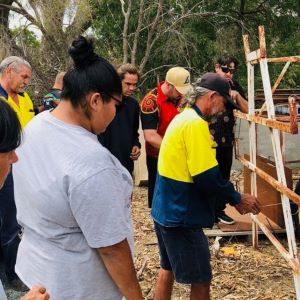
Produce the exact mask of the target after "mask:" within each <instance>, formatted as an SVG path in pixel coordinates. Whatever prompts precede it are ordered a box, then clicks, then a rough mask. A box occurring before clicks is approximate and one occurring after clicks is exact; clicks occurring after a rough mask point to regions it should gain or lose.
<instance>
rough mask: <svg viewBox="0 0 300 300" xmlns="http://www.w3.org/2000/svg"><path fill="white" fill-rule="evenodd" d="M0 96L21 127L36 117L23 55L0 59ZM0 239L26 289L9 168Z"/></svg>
mask: <svg viewBox="0 0 300 300" xmlns="http://www.w3.org/2000/svg"><path fill="white" fill-rule="evenodd" d="M0 74H1V77H0V99H2V100H4V101H6V102H7V103H8V104H9V105H10V106H11V107H12V108H13V110H14V111H15V112H16V113H17V116H18V118H19V120H20V123H21V126H22V128H24V127H25V126H26V124H27V123H28V122H29V121H30V120H31V119H32V118H33V117H34V110H33V104H32V101H31V99H30V97H29V96H28V94H27V93H26V92H25V88H26V86H27V85H28V84H29V82H30V79H31V75H32V69H31V66H30V64H29V63H28V62H27V61H26V60H24V59H23V58H21V57H18V56H10V57H7V58H5V59H4V60H3V61H2V62H1V63H0ZM0 221H1V231H0V243H1V247H2V252H3V256H4V261H5V273H6V276H7V279H8V281H9V283H10V285H11V287H12V288H14V289H15V290H19V291H24V290H26V286H25V285H24V284H23V283H22V282H21V280H20V279H19V278H18V276H17V274H16V273H15V263H16V256H17V250H18V246H19V242H20V238H19V232H20V226H19V224H18V223H17V219H16V206H15V200H14V185H13V177H12V173H11V172H10V173H9V175H8V176H7V179H6V181H5V183H4V186H3V188H2V189H1V191H0Z"/></svg>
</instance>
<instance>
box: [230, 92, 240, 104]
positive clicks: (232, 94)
mask: <svg viewBox="0 0 300 300" xmlns="http://www.w3.org/2000/svg"><path fill="white" fill-rule="evenodd" d="M230 96H231V99H232V100H233V101H234V102H235V103H237V101H238V98H239V97H241V95H240V93H239V92H238V91H235V90H231V91H230Z"/></svg>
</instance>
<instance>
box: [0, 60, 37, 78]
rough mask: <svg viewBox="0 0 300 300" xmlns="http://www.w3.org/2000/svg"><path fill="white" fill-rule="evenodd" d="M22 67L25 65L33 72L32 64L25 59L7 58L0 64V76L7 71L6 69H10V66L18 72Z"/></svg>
mask: <svg viewBox="0 0 300 300" xmlns="http://www.w3.org/2000/svg"><path fill="white" fill-rule="evenodd" d="M21 65H25V66H26V67H28V68H29V69H30V70H32V68H31V65H30V63H29V62H28V61H27V60H25V59H24V58H22V57H19V56H9V57H6V58H4V59H3V60H2V62H1V63H0V74H2V73H3V72H4V71H5V70H6V68H8V66H11V67H12V68H14V69H15V70H16V69H17V68H18V67H19V66H21Z"/></svg>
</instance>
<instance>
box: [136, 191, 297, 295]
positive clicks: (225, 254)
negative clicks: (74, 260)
mask: <svg viewBox="0 0 300 300" xmlns="http://www.w3.org/2000/svg"><path fill="white" fill-rule="evenodd" d="M133 218H134V227H135V251H136V253H135V257H136V259H135V265H136V268H137V272H138V276H139V280H140V284H141V286H142V290H143V295H144V297H145V299H153V296H154V285H155V280H156V275H157V271H158V269H159V255H158V248H157V243H156V237H155V233H154V230H153V224H152V220H151V218H150V212H149V209H148V208H147V189H146V188H135V190H134V196H133ZM282 238H283V240H282V241H283V242H284V243H285V240H284V237H282ZM214 241H215V240H214V239H213V238H212V239H210V240H209V242H210V245H212V244H213V243H214ZM220 243H221V246H220V250H219V252H218V253H215V252H216V251H212V259H211V262H212V267H213V276H214V278H213V282H212V288H211V298H212V300H217V299H218V300H219V299H222V300H233V299H238V300H244V299H245V300H246V299H247V300H256V299H257V300H292V299H296V298H295V292H294V282H293V275H292V272H291V270H290V268H289V267H288V266H287V265H286V263H285V261H284V259H283V258H282V257H281V256H280V254H279V253H278V252H277V250H276V249H275V248H274V247H273V245H271V243H270V242H269V241H268V240H267V239H266V238H263V237H260V241H259V246H260V247H259V250H255V249H253V248H252V246H251V242H249V239H248V238H239V239H237V238H236V237H230V238H227V239H224V238H223V239H222V240H221V241H220ZM188 291H189V286H188V285H179V284H176V285H175V287H174V290H173V296H172V299H174V300H179V299H180V300H181V299H182V300H183V299H189V298H188Z"/></svg>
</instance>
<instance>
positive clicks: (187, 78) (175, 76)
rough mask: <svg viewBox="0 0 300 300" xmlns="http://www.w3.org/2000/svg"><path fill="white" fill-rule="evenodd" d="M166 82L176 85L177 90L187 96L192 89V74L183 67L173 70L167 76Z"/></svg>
mask: <svg viewBox="0 0 300 300" xmlns="http://www.w3.org/2000/svg"><path fill="white" fill-rule="evenodd" d="M166 81H167V82H168V83H170V84H172V85H174V87H175V89H176V90H177V91H178V92H179V93H180V94H182V95H186V94H187V93H188V91H189V90H190V89H191V88H192V86H191V84H190V83H191V75H190V72H189V71H187V70H186V69H184V68H182V67H174V68H171V69H170V70H169V71H168V72H167V74H166Z"/></svg>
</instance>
